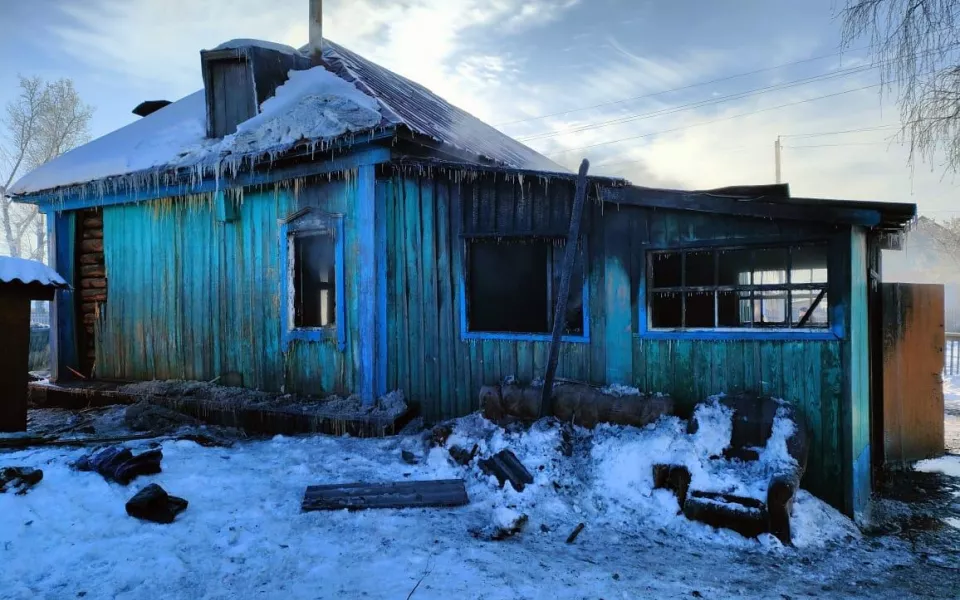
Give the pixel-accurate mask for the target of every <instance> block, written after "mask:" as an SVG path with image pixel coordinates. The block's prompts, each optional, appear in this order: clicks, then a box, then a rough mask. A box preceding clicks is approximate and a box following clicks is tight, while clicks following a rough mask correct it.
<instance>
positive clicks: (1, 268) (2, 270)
mask: <svg viewBox="0 0 960 600" xmlns="http://www.w3.org/2000/svg"><path fill="white" fill-rule="evenodd" d="M15 281H19V282H20V283H25V284H30V283H39V284H40V285H45V286H49V287H69V286H68V285H67V282H66V281H64V280H63V277H60V274H59V273H57V272H56V271H54V270H53V269H51V268H50V267H48V266H47V265H45V264H43V263H42V262H38V261H35V260H28V259H26V258H16V257H14V256H0V283H13V282H15Z"/></svg>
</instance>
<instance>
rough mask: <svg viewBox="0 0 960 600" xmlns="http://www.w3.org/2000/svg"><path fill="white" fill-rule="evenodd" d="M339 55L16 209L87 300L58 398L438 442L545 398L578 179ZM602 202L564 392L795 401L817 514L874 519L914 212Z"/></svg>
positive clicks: (619, 191) (47, 185) (86, 152)
mask: <svg viewBox="0 0 960 600" xmlns="http://www.w3.org/2000/svg"><path fill="white" fill-rule="evenodd" d="M319 46H320V40H319V38H315V39H314V40H313V43H312V45H311V47H310V48H311V50H309V51H304V52H301V51H298V50H295V49H293V48H288V47H284V46H279V45H275V44H269V43H264V42H256V41H250V40H238V41H234V42H230V43H227V44H224V45H222V46H221V47H219V48H217V49H214V50H210V51H204V52H201V57H200V58H201V61H200V63H201V64H200V66H201V68H202V72H203V76H204V83H205V87H204V89H203V90H201V91H200V92H198V93H196V94H193V95H191V96H187V97H186V98H184V99H182V100H180V101H178V102H174V103H172V104H170V105H168V106H163V103H159V104H157V105H156V106H153V105H151V106H148V107H145V108H142V109H140V112H141V113H146V116H144V117H143V118H141V119H140V120H138V121H136V122H134V123H132V124H130V125H128V126H126V127H124V128H122V129H120V130H118V131H116V132H114V133H111V134H109V135H106V136H104V137H103V138H100V139H98V140H95V141H93V142H91V143H89V144H87V145H85V146H83V147H80V148H78V149H76V150H74V151H72V152H70V153H67V154H66V155H64V156H62V157H60V158H58V159H57V160H54V161H52V162H50V163H48V164H46V165H44V166H42V167H40V168H39V169H37V170H36V171H34V172H33V173H30V174H28V175H27V176H26V177H24V178H23V179H22V180H20V181H19V182H18V183H17V184H16V185H15V186H14V187H13V189H12V192H13V193H14V194H16V198H17V200H18V201H20V202H27V203H32V204H35V205H37V206H39V207H40V209H41V210H42V211H44V212H45V214H46V215H47V217H48V223H49V229H50V231H49V233H50V240H51V247H52V250H51V257H52V259H53V262H54V266H55V268H56V269H57V270H58V271H59V273H60V274H61V275H63V277H64V278H65V279H66V280H67V282H69V283H70V284H71V285H72V290H68V291H64V292H61V294H60V295H59V297H58V299H57V302H56V307H55V309H56V318H55V325H54V332H55V333H54V340H55V357H54V362H55V366H54V377H56V378H60V379H65V378H69V377H70V374H71V372H72V371H77V372H80V373H83V374H85V375H87V376H92V377H94V378H103V379H118V380H151V379H192V380H207V381H208V380H213V379H215V378H218V377H222V378H223V379H222V381H228V380H232V381H234V382H236V383H237V384H239V385H242V386H246V387H250V388H257V389H262V390H276V391H279V390H285V391H289V392H297V393H302V394H316V395H323V394H329V393H337V394H358V395H360V396H361V398H362V399H363V400H364V401H367V402H373V401H374V399H375V398H376V397H377V396H378V395H382V394H384V393H385V392H387V391H388V390H392V389H401V390H403V392H404V393H405V395H406V397H407V398H408V400H409V401H410V402H412V403H413V405H415V406H416V407H418V408H419V410H420V412H421V414H422V415H424V416H425V417H426V419H427V420H428V421H435V420H438V419H441V418H447V417H454V416H459V415H464V414H467V413H469V412H471V411H473V410H475V409H476V407H477V395H478V391H479V389H480V388H481V386H483V385H485V384H492V383H496V382H499V381H500V380H502V379H503V378H504V377H507V376H515V377H517V378H518V379H520V380H526V381H530V380H532V379H534V378H537V377H541V376H542V375H543V372H544V370H545V365H546V360H547V353H548V349H549V340H550V331H551V326H552V314H553V303H554V302H555V297H556V293H555V290H556V288H557V285H558V281H559V276H560V263H561V257H562V255H563V248H564V247H565V244H566V243H567V241H566V240H567V233H568V227H569V224H570V217H571V206H572V200H573V196H574V188H575V182H576V175H574V174H570V173H568V172H566V171H565V169H563V168H561V167H560V166H558V165H556V164H554V163H553V162H551V161H550V160H548V159H546V158H545V157H543V156H541V155H539V154H538V153H536V152H534V151H533V150H531V149H529V148H527V147H525V146H523V145H522V144H520V143H518V142H516V141H514V140H512V139H510V138H509V137H507V136H505V135H504V134H502V133H500V132H499V131H497V130H495V129H493V128H492V127H490V126H488V125H486V124H484V123H482V122H480V121H479V120H478V119H476V118H474V117H472V116H471V115H469V114H467V113H465V112H464V111H462V110H460V109H458V108H456V107H454V106H451V105H450V104H449V103H447V102H445V101H444V100H443V99H441V98H439V97H437V96H436V95H434V94H433V93H431V92H430V91H429V90H427V89H425V88H423V87H421V86H419V85H417V84H415V83H413V82H411V81H409V80H407V79H405V78H403V77H400V76H398V75H396V74H394V73H392V72H390V71H388V70H387V69H384V68H382V67H380V66H378V65H376V64H374V63H372V62H370V61H368V60H366V59H364V58H363V57H361V56H359V55H357V54H355V53H353V52H351V51H350V50H348V49H346V48H343V47H341V46H339V45H337V44H334V43H332V42H329V41H326V40H324V41H323V44H322V55H321V54H320V53H318V52H317V49H318V47H319ZM321 56H322V59H321ZM160 106H162V107H160ZM157 107H160V108H159V109H158V110H155V112H152V113H151V112H150V110H151V109H152V108H157ZM588 192H589V194H588V198H587V202H586V208H585V210H584V215H583V224H582V228H581V235H580V236H579V239H578V240H577V241H576V243H577V256H578V260H577V261H576V263H575V265H574V269H573V278H572V286H571V292H570V295H569V301H568V306H567V310H566V314H565V322H564V332H563V337H562V348H561V353H560V360H559V368H558V372H557V375H558V376H560V377H565V378H571V379H576V380H580V381H584V382H589V383H593V384H598V385H603V384H625V385H629V386H636V387H637V388H639V389H641V390H647V391H659V392H665V393H669V394H670V395H672V396H673V398H674V399H675V400H676V402H677V403H678V404H679V405H680V406H688V407H689V406H693V405H694V404H695V403H696V402H699V401H702V400H703V399H704V398H706V397H707V396H709V395H712V394H717V393H722V392H735V391H743V390H751V391H755V392H758V393H761V394H765V395H772V396H775V397H782V398H784V399H786V400H787V401H789V402H791V403H793V404H795V405H796V406H797V407H799V409H800V412H801V413H802V415H803V416H804V418H805V419H806V421H807V424H808V429H809V432H810V436H811V451H810V460H809V467H808V472H807V475H806V479H805V481H804V483H805V486H806V487H808V488H809V489H810V490H812V491H813V492H814V493H816V494H818V495H819V496H821V497H823V498H824V499H826V500H828V501H829V502H831V503H832V504H834V505H835V506H837V507H840V508H841V509H843V510H844V511H846V512H847V513H850V514H854V513H855V512H857V511H860V510H861V509H862V508H863V507H864V506H865V503H866V501H867V497H868V495H869V492H870V489H871V460H872V458H871V456H872V455H871V447H874V448H876V445H877V442H876V441H875V440H876V438H875V436H876V435H877V434H876V431H875V429H872V428H871V427H872V423H875V422H876V417H875V418H874V420H873V421H872V420H871V414H872V404H871V402H872V399H875V398H876V394H871V389H873V387H874V382H875V381H877V378H876V369H877V368H878V367H877V365H878V364H879V362H878V361H876V360H875V353H876V351H877V350H876V349H877V339H878V330H877V326H876V321H875V320H874V315H875V301H876V298H877V294H876V290H877V289H878V288H877V283H878V278H879V273H880V272H881V271H880V265H879V260H880V249H881V248H883V247H884V246H885V244H889V243H890V241H891V240H894V239H896V237H897V236H898V234H899V233H900V232H901V231H902V229H903V228H904V226H905V225H906V224H907V223H908V222H910V221H911V220H912V219H913V218H914V214H915V207H914V206H913V205H911V204H886V203H865V202H849V201H838V200H819V199H818V200H814V199H806V198H794V197H791V196H790V195H789V193H788V189H787V188H786V186H760V187H741V188H728V189H723V190H713V191H709V192H684V191H675V190H664V189H653V188H646V187H638V186H634V185H629V184H628V183H627V182H624V181H621V180H614V179H605V178H598V177H597V178H590V179H589V186H588Z"/></svg>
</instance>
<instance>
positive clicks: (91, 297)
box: [80, 289, 107, 302]
mask: <svg viewBox="0 0 960 600" xmlns="http://www.w3.org/2000/svg"><path fill="white" fill-rule="evenodd" d="M80 299H81V301H83V302H106V301H107V290H98V289H92V290H80Z"/></svg>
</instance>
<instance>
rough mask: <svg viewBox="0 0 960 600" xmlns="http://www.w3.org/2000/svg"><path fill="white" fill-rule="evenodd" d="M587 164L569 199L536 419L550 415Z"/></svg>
mask: <svg viewBox="0 0 960 600" xmlns="http://www.w3.org/2000/svg"><path fill="white" fill-rule="evenodd" d="M589 168H590V161H588V160H587V159H583V162H582V163H580V173H579V175H578V177H577V191H576V193H575V194H574V196H573V211H572V213H571V214H570V231H569V233H567V245H566V248H565V252H564V253H563V266H562V267H561V269H562V270H561V272H560V289H559V290H557V301H556V304H555V307H556V308H555V310H554V311H553V337H552V338H551V340H550V357H549V358H548V359H547V372H546V374H544V376H543V392H542V394H543V395H542V396H541V397H540V416H541V417H543V416H545V415H549V414H550V412H551V408H552V407H551V406H550V403H551V399H552V397H553V379H554V376H555V375H556V372H557V360H559V358H560V338H561V337H563V327H564V325H566V321H567V318H566V317H567V298H568V297H569V296H570V278H571V276H572V275H573V267H574V265H575V264H576V262H577V245H578V241H579V239H580V221H581V220H582V218H583V205H584V203H585V202H586V199H587V169H589Z"/></svg>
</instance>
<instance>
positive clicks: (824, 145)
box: [784, 141, 892, 149]
mask: <svg viewBox="0 0 960 600" xmlns="http://www.w3.org/2000/svg"><path fill="white" fill-rule="evenodd" d="M891 143H892V142H889V141H888V142H848V143H845V144H812V145H804V146H784V148H791V149H803V148H836V147H838V146H887V145H889V144H891Z"/></svg>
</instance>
